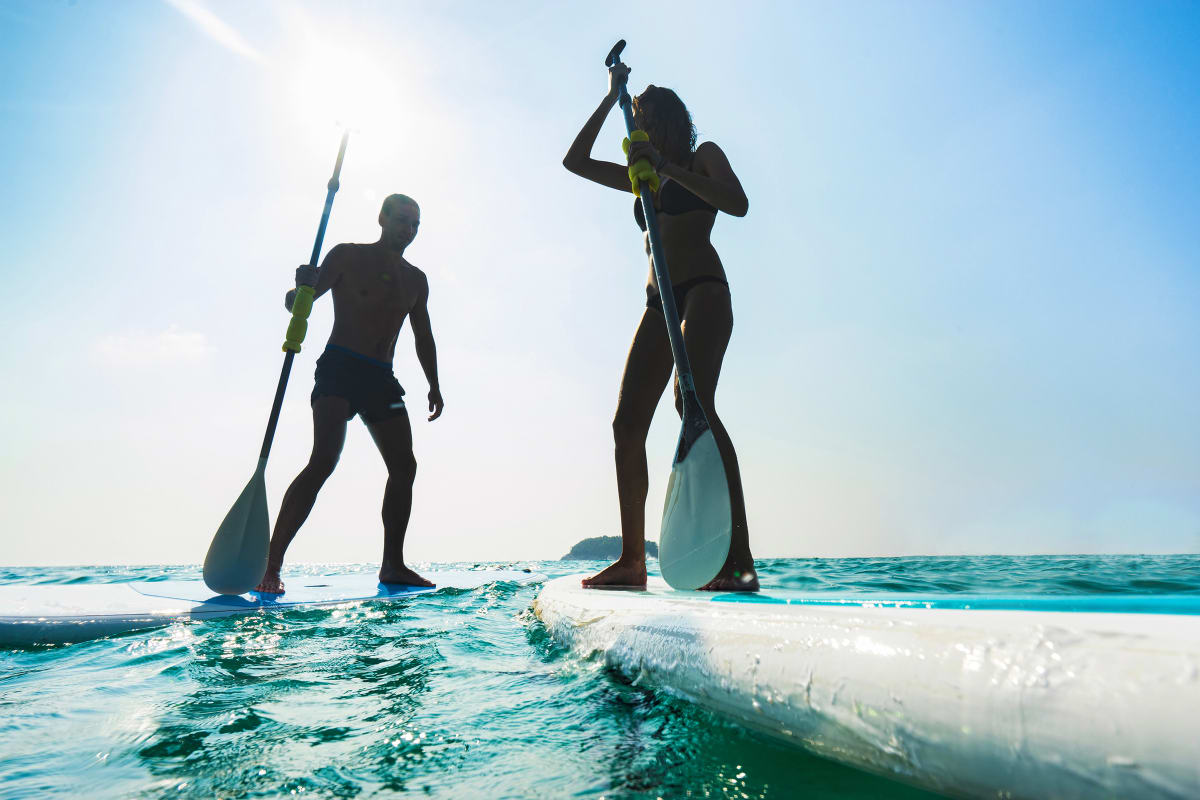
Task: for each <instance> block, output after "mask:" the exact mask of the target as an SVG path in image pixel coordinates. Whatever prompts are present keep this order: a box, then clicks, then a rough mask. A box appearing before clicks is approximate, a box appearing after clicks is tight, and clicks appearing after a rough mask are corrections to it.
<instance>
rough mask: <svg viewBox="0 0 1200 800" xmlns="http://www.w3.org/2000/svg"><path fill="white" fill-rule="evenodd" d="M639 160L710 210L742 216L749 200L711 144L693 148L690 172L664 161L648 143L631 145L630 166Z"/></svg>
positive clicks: (723, 159)
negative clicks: (693, 156)
mask: <svg viewBox="0 0 1200 800" xmlns="http://www.w3.org/2000/svg"><path fill="white" fill-rule="evenodd" d="M640 158H644V159H646V160H647V161H649V162H650V163H651V164H654V165H655V171H656V172H658V174H659V175H662V176H663V177H666V178H670V179H671V180H673V181H675V182H676V183H678V184H679V185H680V186H682V187H683V188H685V189H687V190H688V191H689V192H691V193H692V194H694V195H696V196H697V197H699V198H700V199H701V200H703V201H704V202H706V203H708V204H709V205H711V206H713V207H714V208H716V209H718V210H720V211H724V212H725V213H726V214H732V215H733V216H735V217H744V216H746V211H747V210H749V207H750V201H749V200H747V199H746V193H745V192H744V191H742V183H741V181H739V180H738V177H737V175H735V174H734V172H733V167H731V166H729V159H727V158H726V157H725V153H723V152H722V151H721V148H719V147H717V146H716V145H715V144H713V143H712V142H705V143H704V144H702V145H700V146H699V147H697V148H696V157H695V158H694V159H693V160H692V169H686V168H684V167H681V166H680V165H679V164H675V163H673V162H671V161H668V160H666V159H665V158H664V157H663V156H662V154H661V153H659V152H658V151H657V150H656V149H654V145H652V144H650V143H649V142H635V143H634V145H633V147H631V148H630V149H629V163H630V164H632V163H633V162H635V161H637V160H638V159H640Z"/></svg>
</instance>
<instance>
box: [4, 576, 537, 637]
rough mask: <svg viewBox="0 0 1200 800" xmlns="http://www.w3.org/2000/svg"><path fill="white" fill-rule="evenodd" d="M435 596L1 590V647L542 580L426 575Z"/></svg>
mask: <svg viewBox="0 0 1200 800" xmlns="http://www.w3.org/2000/svg"><path fill="white" fill-rule="evenodd" d="M424 576H425V577H426V578H428V579H429V580H431V581H433V582H434V583H435V584H437V585H436V586H435V587H434V588H429V587H422V586H406V585H402V584H382V583H380V582H379V579H378V577H377V576H376V575H375V574H374V573H361V574H354V575H325V576H320V575H317V576H314V575H296V576H292V577H290V578H287V579H286V580H285V584H286V587H287V592H286V593H285V594H282V595H267V594H264V595H260V594H258V593H257V592H250V593H248V594H242V595H222V594H214V593H213V591H212V590H211V589H209V588H208V587H207V586H205V585H204V582H203V581H142V582H135V583H91V584H87V583H85V584H65V585H64V584H35V585H22V584H11V585H0V645H10V646H11V645H31V644H64V643H69V642H80V641H85V640H87V639H95V638H98V637H101V636H109V635H111V634H116V633H125V632H128V631H135V630H140V629H144V628H155V627H160V626H162V625H168V624H170V623H172V622H177V621H187V620H202V619H211V618H213V617H225V616H230V615H233V614H246V613H251V612H257V611H286V610H287V609H289V608H297V607H320V606H333V605H340V604H343V603H355V602H379V601H392V600H402V599H404V598H407V597H412V596H414V595H420V594H429V593H431V592H435V591H437V590H438V589H445V588H453V589H476V588H478V587H480V586H485V585H487V584H489V583H495V582H497V581H513V582H518V583H531V582H534V581H538V580H542V579H543V578H544V577H545V576H543V575H539V574H537V573H531V572H523V571H516V570H478V571H476V570H457V571H444V572H427V573H424Z"/></svg>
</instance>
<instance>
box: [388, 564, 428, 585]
mask: <svg viewBox="0 0 1200 800" xmlns="http://www.w3.org/2000/svg"><path fill="white" fill-rule="evenodd" d="M379 582H380V583H400V584H403V585H405V586H434V585H435V584H433V583H432V582H431V581H427V580H425V579H424V578H422V577H421V576H420V575H418V574H417V573H415V572H413V571H412V570H411V569H409V568H408V567H406V566H404V565H403V564H401V565H400V566H399V567H380V568H379Z"/></svg>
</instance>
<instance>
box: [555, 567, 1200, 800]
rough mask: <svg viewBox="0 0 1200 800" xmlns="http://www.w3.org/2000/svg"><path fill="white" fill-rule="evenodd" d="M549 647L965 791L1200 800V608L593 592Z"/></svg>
mask: <svg viewBox="0 0 1200 800" xmlns="http://www.w3.org/2000/svg"><path fill="white" fill-rule="evenodd" d="M582 577H583V576H582V575H575V576H570V577H566V578H559V579H557V580H553V581H550V582H548V583H547V584H546V585H545V586H544V587H543V588H542V590H541V592H540V593H539V595H538V597H537V599H536V600H535V601H534V610H535V611H536V613H537V614H538V616H539V617H540V618H541V620H542V621H543V623H545V625H546V626H547V628H548V629H549V631H550V632H551V634H552V635H553V637H554V638H555V639H556V640H557V641H559V642H561V643H562V644H564V645H566V646H568V647H570V648H572V649H573V650H574V651H575V652H576V653H578V654H580V655H592V654H599V655H600V656H601V657H603V658H604V659H605V661H606V662H607V663H608V664H609V665H611V666H613V667H615V668H617V669H619V670H620V671H622V672H623V673H625V674H626V675H628V676H630V677H632V678H634V679H635V680H637V681H639V682H645V683H647V684H650V685H656V686H659V687H662V688H665V689H667V690H668V691H670V692H672V693H673V694H676V695H677V696H680V697H682V698H684V699H687V700H690V701H692V702H695V703H697V704H700V705H703V706H706V707H708V708H710V709H712V710H714V711H717V712H719V713H722V714H725V715H727V716H729V717H731V718H733V719H735V720H737V721H739V722H741V723H743V724H745V725H747V726H750V727H753V728H755V729H757V730H759V731H762V732H765V733H767V734H770V735H771V736H773V737H776V738H779V739H781V740H784V741H787V742H791V743H793V744H795V745H798V746H800V747H803V748H805V749H807V750H809V751H811V752H813V753H816V754H817V755H821V756H824V757H826V758H830V759H833V760H836V761H840V762H843V763H846V764H850V765H852V766H855V767H858V768H861V769H866V770H869V771H872V772H876V773H879V774H883V775H886V776H888V777H891V778H895V779H898V780H901V781H904V782H907V783H911V784H915V785H919V786H922V787H925V788H928V789H932V790H934V791H937V792H941V793H944V794H948V795H951V796H958V797H1031V798H1032V797H1036V798H1049V797H1054V798H1072V797H1078V798H1085V797H1088V798H1090V797H1138V798H1196V797H1200V758H1198V757H1197V749H1196V748H1197V745H1196V743H1197V742H1200V713H1197V710H1198V709H1200V596H1196V595H1158V596H1154V595H1140V596H1120V595H1116V596H1105V597H1095V596H1094V597H1083V598H1081V597H1065V596H1057V597H1050V596H1039V597H1018V596H1003V595H961V594H940V595H908V594H900V593H890V594H870V595H854V594H827V593H801V592H787V591H764V592H762V593H760V594H715V593H710V592H691V591H677V590H672V589H670V588H669V587H668V586H667V585H666V583H664V582H663V581H662V580H660V579H651V581H650V585H649V587H648V589H647V590H646V591H636V590H604V589H583V588H581V587H580V585H579V581H580V579H581V578H582Z"/></svg>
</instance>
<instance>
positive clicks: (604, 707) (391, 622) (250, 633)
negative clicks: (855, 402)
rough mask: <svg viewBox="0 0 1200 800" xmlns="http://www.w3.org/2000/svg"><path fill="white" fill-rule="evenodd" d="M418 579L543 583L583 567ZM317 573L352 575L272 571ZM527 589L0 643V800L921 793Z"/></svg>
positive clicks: (1172, 561) (884, 577) (1109, 563)
mask: <svg viewBox="0 0 1200 800" xmlns="http://www.w3.org/2000/svg"><path fill="white" fill-rule="evenodd" d="M426 566H428V565H426ZM434 566H436V567H438V568H443V569H451V568H471V567H475V566H491V567H496V568H506V569H507V568H517V569H522V568H528V569H532V570H534V571H537V572H541V573H545V574H547V575H549V576H551V577H554V576H557V575H563V574H569V573H575V572H582V571H587V570H589V569H592V568H598V567H599V566H601V564H599V563H595V564H592V563H582V562H557V561H548V562H520V563H516V564H510V563H506V564H493V565H473V564H453V565H450V564H447V565H434ZM331 570H336V571H338V572H351V571H352V572H359V571H363V572H366V571H373V568H372V567H370V566H367V565H359V566H349V567H347V566H337V567H330V566H319V565H316V566H306V567H302V568H296V569H295V570H293V571H292V574H293V575H295V574H311V575H315V574H325V573H327V572H329V571H331ZM760 574H761V575H762V578H763V583H764V585H768V586H775V587H785V588H788V589H797V590H804V591H851V592H863V591H890V592H896V591H902V592H922V593H927V592H995V593H1004V594H1014V593H1016V594H1055V595H1063V594H1076V595H1094V594H1105V595H1113V594H1119V593H1124V594H1148V593H1162V594H1166V593H1169V594H1200V556H1102V557H1096V556H1071V557H1044V556H1028V557H1017V558H1014V557H999V556H995V557H970V558H968V557H959V558H902V559H836V560H825V559H776V560H767V561H763V562H761V563H760ZM198 577H199V568H198V567H166V568H163V567H71V568H33V567H30V568H24V567H22V568H12V567H9V568H0V583H34V582H35V583H87V582H115V581H125V580H147V579H155V578H172V579H195V578H198ZM286 577H287V575H286V573H285V579H286ZM537 588H538V587H537V586H536V585H532V586H518V585H516V584H495V585H491V586H488V587H485V588H482V589H477V590H472V591H441V592H438V593H436V594H432V595H424V596H419V597H414V598H411V599H408V600H404V601H400V602H397V603H390V604H376V605H361V606H352V607H346V608H340V609H322V610H300V611H289V612H285V613H277V614H264V615H247V616H243V617H238V618H226V619H222V620H214V621H210V622H206V623H202V624H187V625H184V624H179V625H174V626H171V627H167V628H162V629H159V630H155V631H148V632H142V633H135V634H129V635H125V636H120V637H115V638H111V639H105V640H99V641H94V642H86V643H82V644H75V645H68V646H60V647H41V648H30V649H23V650H20V649H8V650H0V796H2V797H32V796H53V795H68V794H70V795H73V796H88V797H146V798H150V797H180V798H183V797H277V796H309V797H372V796H388V795H393V794H412V795H414V796H421V797H476V796H487V797H489V798H507V797H513V798H518V797H528V798H543V797H579V798H600V797H605V798H656V797H663V798H675V797H688V796H691V797H716V798H719V797H729V798H734V797H737V798H774V797H808V798H834V797H838V798H845V797H861V798H918V797H929V796H930V795H927V794H925V793H923V792H920V791H918V790H915V789H911V788H909V787H906V786H903V785H901V784H897V783H894V782H891V781H888V780H885V779H882V778H878V777H875V776H871V775H867V774H864V773H861V772H858V771H855V770H852V769H849V768H845V767H841V766H838V765H836V764H832V763H830V762H826V761H822V760H820V759H816V758H813V757H811V756H808V755H806V754H804V753H803V752H801V751H798V750H795V749H791V748H788V747H785V746H782V745H779V744H776V743H775V742H773V741H772V740H770V739H766V738H764V737H762V736H760V735H758V734H754V733H751V732H748V731H746V730H743V729H741V728H740V727H738V726H736V725H734V724H731V723H727V722H725V721H724V720H722V719H721V718H720V717H718V716H715V715H713V714H710V713H708V712H706V711H704V710H702V709H698V708H695V707H693V706H690V705H688V704H686V703H683V702H681V701H678V700H675V699H673V698H672V697H670V696H669V695H667V694H665V693H662V692H659V691H655V690H654V689H652V688H647V687H642V686H633V685H630V684H629V682H628V681H626V680H625V679H624V678H622V677H621V676H620V675H617V674H614V673H613V672H611V671H609V670H607V669H605V668H604V667H603V665H602V664H600V663H599V662H597V661H596V660H594V659H592V660H583V659H579V658H577V657H575V656H572V655H571V654H569V653H568V652H566V651H565V650H563V649H562V648H559V647H558V646H556V645H555V644H554V643H553V642H552V641H550V640H549V637H548V636H547V634H546V632H545V630H544V629H543V628H542V626H541V624H540V623H539V622H538V621H537V619H536V618H535V617H534V616H533V614H532V613H531V612H530V610H529V609H530V604H531V602H532V600H533V597H534V595H535V594H536V592H537Z"/></svg>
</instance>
